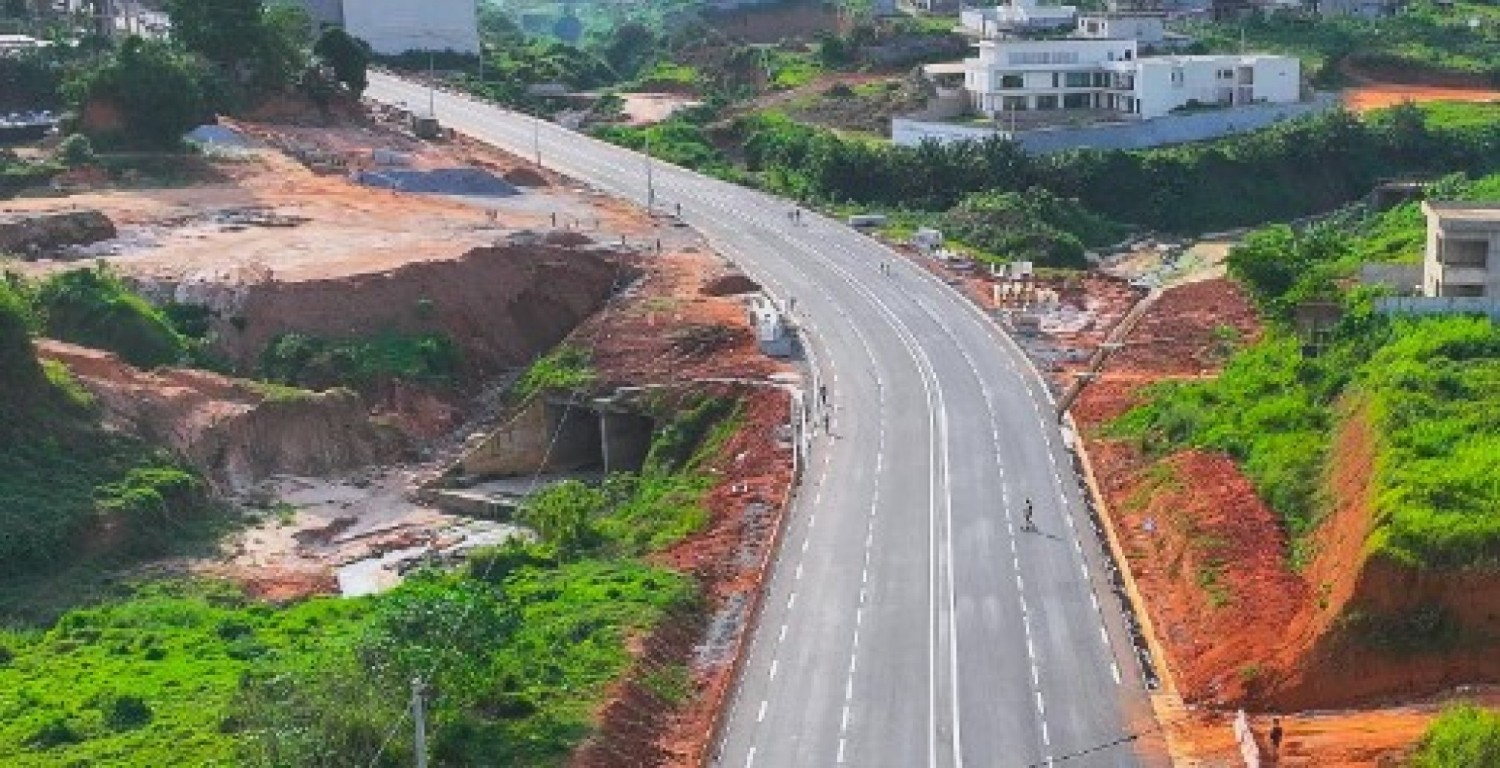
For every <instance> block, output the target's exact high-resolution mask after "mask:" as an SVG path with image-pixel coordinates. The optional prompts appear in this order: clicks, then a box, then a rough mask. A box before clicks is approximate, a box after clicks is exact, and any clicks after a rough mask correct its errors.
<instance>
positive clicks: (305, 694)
mask: <svg viewBox="0 0 1500 768" xmlns="http://www.w3.org/2000/svg"><path fill="white" fill-rule="evenodd" d="M496 564H502V565H505V566H508V567H507V568H503V569H501V570H500V571H499V572H497V571H495V570H494V569H493V566H494V565H496ZM693 594H694V593H693V589H692V587H691V585H690V582H689V581H688V580H687V579H685V578H683V577H681V576H678V575H676V574H673V573H670V572H668V571H663V570H661V569H657V568H652V567H650V566H646V565H642V564H636V563H626V562H618V563H608V562H602V561H597V560H591V561H584V562H578V563H568V564H564V565H558V566H552V565H549V564H547V563H546V562H545V560H542V559H539V558H538V557H537V556H536V555H535V554H533V553H531V552H530V551H529V550H528V549H527V548H525V547H519V546H511V547H507V548H505V549H504V550H501V551H496V552H493V553H489V554H487V555H485V556H483V557H481V558H479V559H477V560H475V561H474V562H473V563H471V565H470V567H469V568H468V569H467V572H466V573H462V574H450V575H436V574H426V575H419V576H418V577H416V578H414V579H411V580H409V581H408V582H407V583H406V584H403V585H402V586H401V587H400V588H398V589H397V590H395V591H393V592H391V593H389V594H387V595H383V596H380V597H378V598H375V599H374V600H372V601H370V603H371V604H370V605H369V606H368V608H369V609H370V610H369V615H368V617H367V618H362V619H361V620H360V621H359V623H358V624H357V625H356V627H354V628H351V629H352V630H353V631H349V630H346V631H345V632H343V633H342V635H343V637H342V638H340V637H339V634H338V633H337V629H338V628H337V627H336V626H335V627H333V629H334V630H335V632H334V633H330V632H328V629H327V628H319V634H320V635H322V637H320V638H319V640H318V646H320V647H318V648H311V647H310V648H307V649H306V650H307V652H304V653H299V654H285V655H284V656H283V657H282V658H276V657H274V656H272V657H270V658H267V659H266V661H265V662H264V663H260V664H256V665H255V666H254V667H252V668H250V669H249V670H247V673H246V674H245V675H244V676H243V677H242V680H243V682H242V683H240V686H239V687H240V691H239V693H238V694H237V695H236V696H235V700H234V702H233V706H232V707H231V709H230V712H231V715H230V718H229V722H230V723H232V724H233V731H234V732H235V733H236V734H237V735H238V736H239V739H238V740H239V741H240V744H241V748H240V750H239V757H240V762H241V764H245V765H252V766H275V765H320V764H330V763H333V764H343V761H347V760H349V759H350V758H351V757H352V758H354V759H356V760H358V761H359V763H360V764H374V765H381V766H402V765H409V764H411V757H412V746H411V737H410V728H409V727H406V726H405V724H404V721H403V718H402V708H403V706H404V704H405V701H406V697H405V694H406V692H407V691H408V689H409V684H410V680H411V678H412V677H414V676H416V675H423V676H430V682H431V684H432V688H433V690H434V691H436V692H437V694H436V695H435V696H434V697H433V699H432V701H431V703H430V705H429V712H430V723H431V726H430V728H431V732H430V739H431V750H432V752H431V755H432V757H433V759H434V760H435V761H436V762H437V763H439V764H449V765H473V764H480V763H482V764H487V765H525V766H533V765H536V766H540V765H559V764H561V763H562V762H563V761H564V759H565V757H566V755H567V752H568V750H569V749H570V748H572V747H573V746H574V745H576V744H577V743H578V742H579V741H581V740H582V739H583V738H584V737H585V736H586V735H587V734H588V732H589V728H590V724H591V722H592V720H593V717H594V714H595V708H596V706H597V703H598V701H599V699H600V698H601V697H602V696H603V695H604V693H605V691H606V688H607V687H608V685H609V684H610V683H611V682H612V681H613V680H614V679H615V678H617V677H618V676H619V675H620V674H621V673H623V672H624V671H625V669H626V668H627V667H628V665H629V663H630V656H629V652H628V650H627V648H626V639H627V637H628V636H629V635H630V634H632V633H634V632H638V631H642V630H645V629H647V628H649V627H650V626H652V625H653V624H655V623H656V622H657V621H659V620H660V619H661V617H663V616H664V615H666V614H667V613H669V612H671V611H674V610H677V609H680V608H682V607H684V606H686V605H688V604H690V603H691V601H692V600H693V599H694V598H693ZM330 634H332V635H333V636H332V637H331V638H330V637H329V635H330ZM330 641H331V642H330ZM434 671H435V672H436V674H435V675H434V674H433V672H434ZM393 727H396V730H395V731H391V730H390V729H391V728H393ZM387 733H390V734H391V735H392V737H393V738H392V739H391V741H390V743H389V744H388V745H386V748H385V750H384V752H382V753H380V758H379V760H377V761H375V762H373V763H370V762H369V761H370V760H371V759H372V758H374V757H375V755H376V753H377V751H378V750H379V747H380V745H381V744H382V743H383V742H384V739H385V736H386V735H387ZM222 738H223V737H221V739H222ZM225 740H226V741H227V739H225Z"/></svg>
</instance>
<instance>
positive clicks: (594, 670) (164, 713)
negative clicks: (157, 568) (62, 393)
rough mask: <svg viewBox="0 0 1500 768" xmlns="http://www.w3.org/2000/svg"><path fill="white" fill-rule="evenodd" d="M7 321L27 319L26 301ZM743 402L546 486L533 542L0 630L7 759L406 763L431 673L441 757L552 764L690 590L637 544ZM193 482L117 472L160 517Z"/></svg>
mask: <svg viewBox="0 0 1500 768" xmlns="http://www.w3.org/2000/svg"><path fill="white" fill-rule="evenodd" d="M7 295H8V294H4V293H0V306H3V305H5V302H6V301H7V299H6V296H7ZM9 301H10V303H11V304H14V305H16V306H23V304H22V302H20V301H19V300H17V299H14V298H12V299H9ZM5 317H6V315H3V314H0V320H3V319H4V318H5ZM6 327H7V326H6V325H5V324H4V323H0V329H4V328H6ZM10 327H12V328H20V329H22V330H23V331H24V322H23V318H22V317H21V315H20V312H15V313H13V314H12V316H11V326H10ZM12 335H14V334H12ZM5 338H6V337H5V336H4V335H3V334H0V342H3V341H4V340H5ZM4 348H5V347H4V345H3V344H0V349H4ZM560 356H564V355H560ZM659 405H660V406H661V407H662V408H663V409H667V408H671V407H675V406H673V405H672V404H668V403H661V404H659ZM738 423H739V422H738V418H737V410H736V405H735V402H734V401H732V400H723V399H717V398H703V399H698V400H694V401H690V402H688V403H686V404H681V408H680V412H679V413H678V415H677V416H676V417H675V418H673V419H671V420H670V423H669V425H668V426H667V427H665V428H664V429H662V430H661V431H660V432H659V433H658V435H657V436H656V438H655V439H654V440H653V443H652V447H651V451H650V454H649V458H648V460H647V462H646V467H645V469H644V470H643V471H642V472H641V473H640V474H639V475H628V474H621V475H615V476H612V477H611V478H609V479H608V480H607V481H606V482H605V483H604V485H603V486H602V487H600V488H591V487H589V486H584V485H582V484H579V483H563V484H559V485H556V486H553V487H552V488H549V489H547V490H546V491H544V492H543V493H541V494H539V495H538V496H536V497H535V498H534V499H533V500H532V501H531V502H530V503H529V504H528V507H527V511H526V513H525V514H524V517H525V519H527V520H528V521H530V522H532V523H533V524H535V525H536V527H537V529H538V530H539V532H540V534H541V537H542V541H541V542H539V543H536V544H527V543H522V542H511V543H509V544H507V545H505V546H502V547H497V548H492V549H489V550H484V551H480V552H477V553H474V555H473V556H472V557H471V558H470V560H469V562H468V563H467V564H466V566H465V567H464V568H463V569H461V570H460V571H458V572H452V573H441V572H437V571H422V572H418V573H416V574H413V575H411V576H410V577H409V578H408V579H407V581H406V582H405V583H404V584H402V585H401V586H400V587H398V588H396V589H395V590H393V591H391V592H389V593H386V594H383V595H379V596H375V597H368V598H359V599H349V600H340V599H321V598H320V599H313V600H309V601H306V602H302V603H298V604H295V605H291V606H288V607H282V608H278V607H274V606H270V605H265V604H260V603H255V602H252V601H250V600H248V599H246V598H245V597H244V596H243V595H242V594H241V593H240V592H239V591H238V590H237V589H234V588H232V587H229V586H226V585H223V584H219V583H215V582H147V583H141V584H137V585H135V586H134V587H132V588H131V589H130V590H129V591H128V592H126V593H125V594H121V595H117V596H115V597H113V598H110V599H107V600H105V601H104V602H103V603H101V604H98V605H95V606H93V607H89V608H78V609H74V610H71V611H69V612H67V613H66V614H65V615H63V616H62V617H61V618H60V619H58V620H56V621H55V622H51V623H50V626H47V627H45V628H38V629H24V630H22V629H17V630H11V631H0V690H5V691H7V692H8V694H9V695H7V696H3V697H0V716H3V724H0V762H6V763H17V762H26V763H28V764H30V763H38V764H47V765H54V764H55V765H68V764H101V763H119V764H127V765H161V764H165V763H170V764H191V765H248V766H268V767H269V766H281V765H335V764H337V765H343V764H361V765H380V766H401V765H409V764H411V762H412V757H413V755H412V749H413V746H412V743H411V737H410V728H409V724H408V723H407V722H406V721H405V719H404V711H403V710H404V707H405V704H406V701H407V694H408V691H409V684H410V680H411V679H412V678H413V677H414V676H417V675H421V676H424V677H425V678H426V679H427V681H428V683H429V685H430V690H431V691H432V693H431V695H430V697H429V703H428V711H429V735H430V749H431V753H430V754H431V757H432V758H433V759H434V761H436V762H437V763H439V764H450V765H473V764H486V765H517V766H522V765H524V766H547V765H562V764H564V763H565V761H566V759H567V756H568V754H569V752H570V751H571V750H572V749H573V748H574V747H575V746H577V745H578V744H579V743H580V742H581V741H582V740H583V739H585V738H586V737H587V736H588V735H589V733H590V730H591V727H592V724H593V722H594V718H595V717H596V715H597V712H598V707H599V703H600V701H601V700H602V698H603V697H604V696H605V695H606V694H607V693H608V691H609V690H610V689H611V687H612V685H613V683H614V682H615V681H616V680H618V678H619V677H620V675H622V674H624V673H625V672H626V671H627V669H629V667H630V666H631V663H632V658H631V653H630V650H629V649H630V640H631V638H633V637H638V636H639V635H640V634H642V633H645V632H649V631H650V630H651V629H652V628H653V627H654V626H656V625H657V624H658V623H659V622H661V621H665V620H671V619H672V617H674V616H677V615H680V614H682V613H684V612H691V611H694V610H697V609H698V608H697V600H698V598H697V591H696V588H695V587H694V585H693V583H692V581H691V579H689V578H688V577H686V576H683V575H680V574H676V573H673V572H671V571H667V570H664V569H661V568H658V567H654V566H651V565H648V564H646V563H645V562H643V561H642V560H641V559H640V558H641V557H642V556H644V555H647V554H649V553H651V552H655V551H658V550H660V549H662V548H664V547H667V546H670V545H671V544H673V543H675V542H677V541H679V540H681V538H682V537H683V536H685V535H687V534H688V533H691V532H692V531H693V530H696V529H697V528H698V527H700V526H701V525H702V524H703V522H704V521H705V520H706V516H707V513H706V511H705V510H704V508H703V506H702V502H703V496H704V494H705V493H706V491H707V489H708V488H709V486H710V485H711V484H712V482H713V479H712V475H710V474H709V473H707V472H706V471H705V466H704V464H705V462H707V461H709V460H711V459H713V458H715V457H717V456H719V454H720V453H721V452H722V450H723V445H724V443H725V441H726V440H727V439H728V437H729V436H730V435H731V434H732V433H733V431H734V430H735V429H736V428H737V426H738ZM0 444H3V443H0ZM8 469H9V468H8V467H0V478H3V479H6V480H8V479H9V478H11V477H12V476H13V473H11V472H9V471H8ZM183 484H184V481H183V480H182V479H181V478H180V477H178V478H175V479H174V478H171V477H168V476H166V473H161V472H153V471H136V472H130V473H127V474H126V475H125V477H124V479H123V480H118V481H115V483H114V484H113V486H112V487H114V486H117V487H114V490H113V496H114V497H118V498H120V499H123V500H124V503H126V504H128V505H130V508H131V510H133V511H132V514H135V513H142V514H146V515H148V516H150V515H157V514H158V513H159V512H160V511H161V510H162V508H163V505H161V504H157V503H156V502H155V499H154V498H153V497H152V493H153V492H154V493H156V494H158V495H161V496H162V498H163V499H165V495H166V494H167V490H165V489H172V488H179V487H184V485H183ZM187 485H191V483H190V482H189V483H187ZM168 506H169V505H168ZM8 508H9V507H7V506H4V505H0V509H8ZM577 510H583V511H584V512H585V515H584V518H583V520H582V521H581V523H574V522H571V521H570V516H572V515H574V514H575V512H576V511H577ZM570 526H571V528H570ZM11 616H13V614H11ZM638 674H640V675H641V682H642V684H643V685H645V686H647V687H648V688H649V689H650V690H652V691H654V692H656V693H657V694H658V695H660V696H661V697H662V698H663V699H664V700H665V701H669V702H678V703H680V702H684V701H687V700H688V698H689V697H690V696H691V693H692V678H691V675H690V673H689V671H688V670H687V669H686V668H685V667H683V666H681V665H667V666H664V667H653V668H650V669H643V670H640V671H639V673H638Z"/></svg>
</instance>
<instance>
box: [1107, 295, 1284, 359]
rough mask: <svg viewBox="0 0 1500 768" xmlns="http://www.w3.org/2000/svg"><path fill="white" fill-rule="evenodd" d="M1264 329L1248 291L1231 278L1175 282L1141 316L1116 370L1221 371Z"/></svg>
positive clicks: (1122, 351) (1119, 354)
mask: <svg viewBox="0 0 1500 768" xmlns="http://www.w3.org/2000/svg"><path fill="white" fill-rule="evenodd" d="M1259 334H1260V319H1259V318H1258V317H1257V315H1256V313H1255V307H1254V306H1253V305H1251V304H1250V300H1249V297H1247V296H1246V295H1245V291H1244V289H1243V288H1241V287H1240V285H1239V283H1236V282H1234V281H1232V280H1229V279H1227V278H1219V279H1215V280H1204V281H1201V282H1196V283H1186V284H1184V285H1179V286H1175V287H1173V288H1170V289H1168V290H1167V291H1166V292H1164V293H1163V294H1162V296H1161V298H1160V299H1158V300H1157V303H1156V305H1155V306H1153V307H1152V308H1151V311H1149V312H1147V313H1146V314H1145V316H1144V317H1142V318H1141V320H1140V323H1139V324H1137V325H1136V327H1135V330H1134V331H1132V332H1131V334H1130V338H1129V339H1127V340H1126V344H1125V348H1124V349H1122V350H1120V352H1119V353H1118V354H1116V355H1115V356H1114V357H1112V358H1111V359H1110V366H1109V367H1110V370H1111V371H1129V372H1135V373H1145V372H1149V373H1152V374H1155V375H1159V376H1199V375H1203V374H1208V373H1213V372H1214V371H1217V370H1218V368H1219V366H1221V365H1223V363H1224V362H1225V361H1226V360H1227V359H1228V358H1229V355H1230V354H1232V353H1233V351H1234V348H1235V347H1236V346H1239V345H1243V344H1246V343H1250V342H1252V341H1254V340H1255V338H1256V337H1257V336H1259Z"/></svg>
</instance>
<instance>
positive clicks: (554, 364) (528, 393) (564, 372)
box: [511, 344, 598, 401]
mask: <svg viewBox="0 0 1500 768" xmlns="http://www.w3.org/2000/svg"><path fill="white" fill-rule="evenodd" d="M597 379H598V373H597V372H595V371H594V366H593V359H592V356H591V355H590V354H589V351H588V350H587V349H584V348H583V347H577V346H573V345H571V344H563V345H560V346H558V347H557V348H556V349H553V350H552V351H551V352H548V353H547V354H546V355H543V356H542V357H540V358H538V359H537V361H536V362H534V363H532V364H531V367H530V368H527V369H526V372H525V373H523V374H521V378H520V379H519V380H517V381H516V385H515V387H514V388H513V389H512V390H511V392H512V395H513V397H515V398H516V399H517V400H523V401H524V400H530V399H531V398H532V397H534V396H536V395H538V394H542V393H544V392H576V391H579V390H582V389H587V388H588V387H589V386H591V385H592V384H593V383H594V382H595V381H596V380H597Z"/></svg>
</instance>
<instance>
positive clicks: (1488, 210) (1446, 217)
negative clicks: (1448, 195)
mask: <svg viewBox="0 0 1500 768" xmlns="http://www.w3.org/2000/svg"><path fill="white" fill-rule="evenodd" d="M1422 210H1423V211H1425V212H1427V213H1429V214H1432V215H1434V216H1436V217H1437V219H1438V222H1440V223H1443V224H1450V223H1452V224H1495V225H1500V201H1496V202H1483V203H1479V202H1466V201H1429V202H1425V203H1422Z"/></svg>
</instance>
